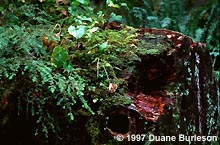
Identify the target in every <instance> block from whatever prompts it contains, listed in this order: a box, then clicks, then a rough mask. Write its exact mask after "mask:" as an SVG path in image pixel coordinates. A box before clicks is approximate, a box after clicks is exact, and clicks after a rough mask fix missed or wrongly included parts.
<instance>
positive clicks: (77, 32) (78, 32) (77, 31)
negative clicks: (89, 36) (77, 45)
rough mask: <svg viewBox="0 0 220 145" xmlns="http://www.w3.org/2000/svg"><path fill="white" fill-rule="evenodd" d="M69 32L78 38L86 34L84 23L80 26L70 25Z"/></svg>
mask: <svg viewBox="0 0 220 145" xmlns="http://www.w3.org/2000/svg"><path fill="white" fill-rule="evenodd" d="M68 32H69V33H70V35H73V37H75V38H76V39H79V38H81V37H82V36H83V35H84V34H85V26H83V25H80V26H78V27H75V26H70V27H69V28H68Z"/></svg>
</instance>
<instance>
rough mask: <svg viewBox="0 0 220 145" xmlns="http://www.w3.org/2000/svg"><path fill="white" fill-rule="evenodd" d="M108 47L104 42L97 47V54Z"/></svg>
mask: <svg viewBox="0 0 220 145" xmlns="http://www.w3.org/2000/svg"><path fill="white" fill-rule="evenodd" d="M107 46H108V42H107V41H106V42H104V43H102V44H100V45H99V52H103V51H104V49H105V48H106V47H107Z"/></svg>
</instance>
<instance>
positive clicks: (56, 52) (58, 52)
mask: <svg viewBox="0 0 220 145" xmlns="http://www.w3.org/2000/svg"><path fill="white" fill-rule="evenodd" d="M67 59H68V52H67V50H65V49H63V48H62V47H61V46H57V47H55V48H54V49H53V53H52V55H51V62H52V63H54V64H55V65H56V67H62V66H63V65H64V64H65V63H66V61H67Z"/></svg>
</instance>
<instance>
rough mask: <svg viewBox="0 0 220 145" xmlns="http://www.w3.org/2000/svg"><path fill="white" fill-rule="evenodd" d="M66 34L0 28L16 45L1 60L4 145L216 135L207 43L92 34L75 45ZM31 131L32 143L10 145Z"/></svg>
mask: <svg viewBox="0 0 220 145" xmlns="http://www.w3.org/2000/svg"><path fill="white" fill-rule="evenodd" d="M6 27H7V26H6ZM63 29H64V30H62V32H63V33H62V34H60V33H56V35H55V36H54V34H53V32H51V31H50V30H49V29H45V28H44V27H42V26H38V27H36V28H34V29H32V28H29V29H25V27H24V26H16V27H10V28H9V29H6V28H1V29H0V31H1V32H2V33H1V38H6V36H8V35H11V34H13V37H12V38H11V39H13V40H14V39H15V40H16V41H15V44H11V42H9V40H7V41H5V42H7V43H5V44H4V47H7V48H8V51H7V52H4V53H2V54H1V56H2V57H1V58H0V61H1V64H2V65H1V66H0V68H1V71H0V77H1V81H0V84H1V90H0V93H1V98H0V103H1V106H0V113H1V116H0V117H1V124H2V126H1V131H0V138H1V142H4V143H6V144H9V145H11V144H15V143H19V142H20V144H57V145H60V144H64V145H70V144H73V145H85V144H92V145H100V144H141V143H143V144H144V143H145V142H148V140H147V138H146V139H145V140H144V141H142V142H129V141H128V136H129V135H131V134H140V133H141V134H146V135H148V134H155V135H174V136H176V135H178V134H185V135H194V134H197V135H206V136H208V135H217V130H218V126H217V113H218V112H217V88H216V82H215V78H213V74H212V67H211V59H210V56H209V53H208V51H207V49H206V46H205V45H204V44H201V43H195V42H193V41H192V40H191V39H190V38H189V37H187V36H184V35H183V34H179V33H177V32H172V31H169V30H158V29H135V28H132V27H128V26H124V27H120V29H114V27H113V28H112V29H114V30H111V29H105V30H104V29H101V28H97V27H95V29H93V32H91V33H88V34H87V35H85V36H84V37H82V38H78V39H75V38H73V37H72V35H71V33H70V34H69V33H67V32H68V30H67V28H63ZM4 30H7V31H4ZM3 31H4V33H3ZM69 31H70V30H69ZM20 32H22V33H20ZM43 32H44V33H43ZM70 32H71V31H70ZM51 33H52V35H51ZM33 34H35V35H36V36H37V37H34V38H32V37H31V38H30V36H32V35H33ZM47 35H50V37H49V36H47ZM49 38H50V39H51V40H50V39H49ZM29 39H31V40H32V39H34V40H36V42H35V41H33V42H34V44H35V45H34V46H32V43H31V44H29V43H24V41H25V42H26V41H28V42H29ZM39 41H40V42H39ZM35 46H38V47H37V48H36V47H35ZM14 51H16V54H15V53H12V52H14ZM54 110H56V111H54ZM26 124H28V125H29V127H28V128H29V129H28V130H26V133H25V135H24V136H26V135H28V139H27V138H25V137H24V136H23V137H19V138H15V140H7V136H10V135H13V136H16V135H17V134H18V133H14V130H19V131H22V128H21V126H24V127H25V125H26ZM11 126H13V127H12V128H11ZM30 132H31V133H30ZM34 134H35V136H37V137H34ZM117 135H122V137H123V142H117V141H116V139H115V136H117ZM43 136H45V137H46V139H47V141H46V142H45V141H44V139H43V138H42V137H43ZM29 139H30V140H29ZM154 143H155V144H159V143H158V142H153V143H152V144H154ZM177 144H178V143H177ZM183 144H189V143H187V142H184V143H183ZM192 144H202V142H193V143H192Z"/></svg>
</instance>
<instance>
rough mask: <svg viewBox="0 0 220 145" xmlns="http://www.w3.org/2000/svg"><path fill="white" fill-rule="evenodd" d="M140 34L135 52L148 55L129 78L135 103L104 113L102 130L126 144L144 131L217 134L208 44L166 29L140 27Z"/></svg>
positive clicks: (129, 94) (213, 86)
mask: <svg viewBox="0 0 220 145" xmlns="http://www.w3.org/2000/svg"><path fill="white" fill-rule="evenodd" d="M138 34H139V36H138V39H139V42H138V44H137V49H138V48H144V49H145V50H146V52H147V53H146V55H141V56H139V57H140V58H141V61H140V62H137V63H136V66H135V72H133V74H130V76H128V78H127V80H128V91H127V95H128V96H129V97H131V98H132V100H133V102H132V104H131V105H130V106H127V107H121V106H118V107H116V108H112V109H111V110H108V111H107V113H106V118H107V119H106V120H105V123H104V124H103V127H104V128H105V129H106V130H105V131H104V132H108V135H109V136H112V137H114V136H117V135H118V134H120V135H123V138H124V140H125V141H126V140H127V138H128V135H129V134H138V133H146V130H147V131H150V132H152V133H153V134H156V135H169V136H170V135H176V136H178V135H179V134H185V135H195V134H196V135H203V136H208V135H210V136H211V135H217V130H218V128H217V113H218V112H217V102H218V101H217V88H216V82H215V79H213V74H212V67H211V59H210V56H209V53H208V51H207V48H206V45H205V44H202V43H195V42H193V41H192V39H191V38H189V37H187V36H185V35H183V34H180V33H177V32H173V31H169V30H159V29H139V30H138ZM150 34H151V35H150ZM152 34H153V35H152ZM144 122H145V124H144ZM146 122H147V123H146ZM146 124H147V125H146ZM154 125H156V127H155V128H154V130H152V126H154ZM125 144H126V143H125ZM127 144H129V143H128V142H127ZM130 144H131V143H130ZM183 144H184V143H183ZM185 144H188V143H186V142H185ZM192 144H202V142H196V143H192Z"/></svg>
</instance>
